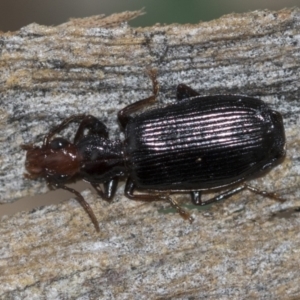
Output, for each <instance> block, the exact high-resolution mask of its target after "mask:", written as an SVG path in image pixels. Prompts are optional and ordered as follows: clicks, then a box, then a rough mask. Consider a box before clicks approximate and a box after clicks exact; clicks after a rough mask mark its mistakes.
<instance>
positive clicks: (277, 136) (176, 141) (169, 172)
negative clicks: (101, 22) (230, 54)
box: [22, 71, 286, 231]
mask: <svg viewBox="0 0 300 300" xmlns="http://www.w3.org/2000/svg"><path fill="white" fill-rule="evenodd" d="M151 79H152V82H153V95H152V96H151V97H149V98H146V99H143V100H140V101H138V102H136V103H133V104H131V105H129V106H127V107H125V108H124V109H122V110H121V111H119V113H118V119H119V122H120V124H121V126H122V127H123V130H124V132H125V140H124V141H120V140H110V139H109V138H108V131H107V128H106V126H105V125H104V124H103V123H102V122H101V121H99V120H98V119H97V118H95V117H94V116H91V115H75V116H71V117H70V118H68V119H66V120H64V121H63V122H62V123H61V124H60V125H58V126H56V127H55V128H53V129H52V130H50V132H49V133H48V134H47V135H46V136H45V138H44V142H43V145H42V146H41V147H37V146H33V145H23V146H22V148H23V149H24V150H27V156H26V163H25V166H26V170H27V171H28V174H26V177H28V178H30V179H35V178H37V177H43V178H45V179H46V180H47V182H48V183H49V185H50V186H52V187H54V188H62V189H65V190H68V191H70V192H72V193H74V194H75V195H76V197H77V200H78V201H79V203H80V204H81V205H82V206H83V208H84V209H85V210H86V212H87V213H88V214H89V216H90V218H91V220H92V222H93V224H94V226H95V228H96V230H97V231H99V224H98V222H97V219H96V217H95V215H94V213H93V211H92V209H91V207H90V206H89V204H88V203H87V202H86V201H85V200H84V198H83V197H82V195H81V194H80V193H79V192H78V191H76V190H74V189H71V188H69V187H67V186H66V185H65V183H67V182H68V181H70V180H72V179H74V178H75V177H80V178H83V179H84V180H85V181H88V182H89V183H90V184H91V185H92V186H93V187H94V188H95V189H96V191H97V192H98V194H99V195H100V197H101V198H102V199H104V200H107V201H111V200H112V199H113V197H114V194H115V192H116V189H117V185H118V181H119V179H120V178H121V177H127V182H126V185H125V195H126V197H128V198H130V199H133V200H140V201H157V200H164V201H169V202H170V203H171V204H172V206H173V207H175V208H176V210H177V211H178V212H179V213H180V215H181V216H182V217H184V218H185V219H188V220H190V221H192V217H191V216H190V214H189V213H188V212H186V211H185V210H183V209H182V208H181V207H180V206H179V205H178V204H177V202H176V201H175V200H174V199H173V198H172V197H170V196H169V193H170V192H179V191H180V192H189V193H190V195H191V199H192V202H193V203H194V204H195V205H207V204H211V203H213V202H216V201H220V200H223V199H226V198H229V197H230V196H232V195H234V194H236V193H238V192H240V191H242V190H244V189H248V190H250V191H252V192H255V193H258V194H261V195H263V196H266V197H270V198H273V199H275V200H278V201H284V200H283V199H282V198H280V197H279V196H278V195H277V194H276V193H272V192H271V193H269V192H265V191H260V190H258V189H256V188H254V187H252V186H249V185H248V184H245V183H244V181H245V180H247V179H249V178H250V177H253V176H259V175H262V174H263V172H265V171H266V170H268V169H270V168H272V167H273V166H274V165H276V164H277V163H278V162H280V160H281V159H282V158H283V157H284V156H285V147H286V143H285V133H284V127H283V122H282V117H281V115H280V114H279V113H278V112H276V111H273V110H271V109H270V108H269V107H268V106H267V104H266V103H264V102H263V101H261V100H259V99H255V98H250V97H245V96H237V95H216V96H206V97H201V96H199V94H198V93H197V92H196V91H194V90H192V89H191V88H189V87H187V86H186V85H184V84H180V85H178V87H177V100H178V102H177V103H175V104H172V105H169V106H166V107H164V108H155V109H152V110H147V111H145V112H142V113H140V114H139V113H138V112H139V111H140V110H141V109H144V108H145V107H146V106H148V105H150V104H153V103H154V102H155V101H156V96H157V93H158V83H157V81H156V75H155V72H154V71H153V72H151ZM71 122H78V123H79V127H78V130H77V132H76V134H75V137H74V141H73V142H70V141H68V140H66V139H64V138H61V137H57V138H53V137H54V136H55V135H56V134H58V133H59V132H60V131H62V130H63V129H64V128H65V127H66V126H68V125H69V124H70V123H71ZM86 131H87V132H88V133H87V134H85V132H86ZM101 185H102V188H101ZM223 187H224V188H226V187H228V189H227V190H226V191H224V192H223V193H221V194H219V195H218V196H216V197H213V198H212V199H209V200H206V201H205V202H203V201H201V193H202V191H210V190H214V189H220V188H223ZM136 189H138V190H142V191H145V193H144V194H135V193H134V191H135V190H136Z"/></svg>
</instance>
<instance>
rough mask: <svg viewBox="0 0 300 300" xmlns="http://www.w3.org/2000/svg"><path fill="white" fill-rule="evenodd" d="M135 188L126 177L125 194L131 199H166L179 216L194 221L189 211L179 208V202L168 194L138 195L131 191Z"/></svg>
mask: <svg viewBox="0 0 300 300" xmlns="http://www.w3.org/2000/svg"><path fill="white" fill-rule="evenodd" d="M134 190H135V184H134V182H133V181H132V180H131V179H130V178H128V179H127V182H126V185H125V196H126V197H127V198H129V199H131V200H136V201H149V202H151V201H159V200H164V201H168V202H169V203H171V205H172V206H173V207H174V208H175V209H176V210H177V212H178V213H179V214H180V216H181V217H182V218H183V219H185V220H189V222H190V223H192V222H193V221H194V218H193V217H192V216H191V215H190V213H189V212H187V211H186V210H184V209H183V208H181V207H180V206H179V204H178V203H177V202H176V201H175V200H174V199H172V198H171V197H170V196H168V195H158V194H151V195H149V194H139V195H134V194H133V192H134Z"/></svg>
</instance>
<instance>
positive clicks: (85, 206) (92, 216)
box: [50, 183, 100, 232]
mask: <svg viewBox="0 0 300 300" xmlns="http://www.w3.org/2000/svg"><path fill="white" fill-rule="evenodd" d="M50 185H51V186H53V187H55V188H57V189H63V190H67V191H69V192H71V193H73V194H75V195H76V200H77V201H78V202H79V204H80V205H81V206H82V207H83V209H84V210H85V211H86V213H87V214H88V215H89V217H90V219H91V220H92V222H93V224H94V226H95V229H96V231H97V232H99V231H100V228H99V223H98V221H97V218H96V216H95V214H94V212H93V210H92V208H91V207H90V205H89V204H88V203H87V202H86V201H85V200H84V198H83V197H82V195H81V194H80V193H79V192H78V191H76V190H74V189H72V188H69V187H67V186H65V185H63V184H59V183H50Z"/></svg>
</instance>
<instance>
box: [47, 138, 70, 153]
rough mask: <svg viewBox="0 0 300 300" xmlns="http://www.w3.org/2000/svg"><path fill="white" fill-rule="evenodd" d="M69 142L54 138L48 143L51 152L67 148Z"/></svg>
mask: <svg viewBox="0 0 300 300" xmlns="http://www.w3.org/2000/svg"><path fill="white" fill-rule="evenodd" d="M68 144H69V142H68V141H67V140H65V139H63V138H55V139H53V140H52V141H51V142H50V147H51V149H53V150H59V149H62V148H65V147H66V146H68Z"/></svg>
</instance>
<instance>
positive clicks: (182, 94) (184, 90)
mask: <svg viewBox="0 0 300 300" xmlns="http://www.w3.org/2000/svg"><path fill="white" fill-rule="evenodd" d="M199 95H200V94H199V93H197V92H196V91H194V90H193V89H192V88H190V87H189V86H187V85H185V84H183V83H181V84H178V85H177V91H176V98H177V100H183V99H187V98H191V97H196V96H199Z"/></svg>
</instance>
